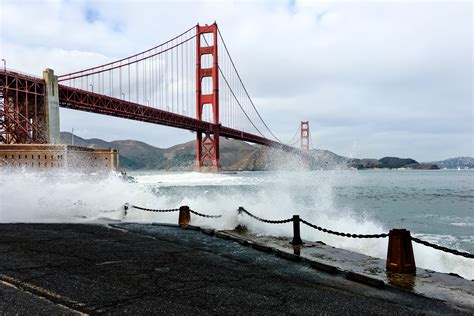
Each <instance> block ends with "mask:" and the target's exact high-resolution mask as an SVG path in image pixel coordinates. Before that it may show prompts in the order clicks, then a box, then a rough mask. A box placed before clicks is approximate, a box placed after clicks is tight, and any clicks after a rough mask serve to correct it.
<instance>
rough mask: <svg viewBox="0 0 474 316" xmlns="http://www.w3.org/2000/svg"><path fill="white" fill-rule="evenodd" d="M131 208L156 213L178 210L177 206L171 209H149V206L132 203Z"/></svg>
mask: <svg viewBox="0 0 474 316" xmlns="http://www.w3.org/2000/svg"><path fill="white" fill-rule="evenodd" d="M132 207H133V208H136V209H138V210H142V211H147V212H156V213H166V212H176V211H179V208H172V209H168V210H166V209H165V210H154V209H151V208H144V207H140V206H136V205H132Z"/></svg>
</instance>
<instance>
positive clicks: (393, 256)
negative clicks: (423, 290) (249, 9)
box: [387, 229, 416, 274]
mask: <svg viewBox="0 0 474 316" xmlns="http://www.w3.org/2000/svg"><path fill="white" fill-rule="evenodd" d="M387 271H390V272H397V273H403V274H416V265H415V257H414V256H413V247H412V244H411V236H410V231H408V230H406V229H392V230H390V232H389V233H388V251H387Z"/></svg>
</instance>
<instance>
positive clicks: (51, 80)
mask: <svg viewBox="0 0 474 316" xmlns="http://www.w3.org/2000/svg"><path fill="white" fill-rule="evenodd" d="M43 79H44V81H45V82H46V89H45V90H46V91H45V108H46V109H45V110H46V132H45V136H46V139H47V142H48V143H49V144H60V143H61V134H60V129H59V88H58V77H57V76H55V75H54V70H52V69H49V68H46V69H45V70H44V71H43Z"/></svg>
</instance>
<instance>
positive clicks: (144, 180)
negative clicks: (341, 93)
mask: <svg viewBox="0 0 474 316" xmlns="http://www.w3.org/2000/svg"><path fill="white" fill-rule="evenodd" d="M133 175H134V176H135V178H136V180H137V182H136V183H127V182H124V181H122V180H121V179H120V178H119V177H118V176H116V175H112V176H107V177H105V176H99V175H98V176H84V175H81V174H70V173H69V174H66V173H65V174H60V175H54V176H53V175H46V174H35V173H27V172H22V173H8V172H3V173H0V183H1V185H2V188H8V190H2V191H0V222H91V221H92V222H93V221H98V220H100V221H102V220H122V213H121V211H119V210H120V208H121V207H122V205H123V204H124V203H126V202H128V203H131V204H135V205H140V206H144V207H148V208H175V207H178V206H180V205H189V206H190V207H191V208H193V209H195V210H197V211H199V212H204V213H208V214H223V215H224V217H223V218H222V219H220V220H215V219H202V218H196V217H193V221H194V223H195V224H197V225H207V226H212V227H215V228H218V229H230V228H233V227H235V226H236V225H237V224H238V223H244V224H246V225H247V226H248V227H249V228H250V229H252V230H253V231H255V232H257V233H261V234H271V235H278V236H290V235H291V230H292V229H291V224H286V225H268V224H263V223H260V222H257V221H255V220H253V219H250V218H248V217H238V216H237V214H236V209H237V208H238V207H239V206H244V207H245V208H246V209H248V210H249V211H251V212H253V213H255V214H256V215H258V216H261V217H266V218H270V219H282V218H288V217H291V215H293V214H299V215H301V216H302V217H303V218H305V219H307V220H308V221H310V222H313V223H315V224H318V225H320V226H324V227H327V228H329V229H332V230H338V231H343V232H350V233H362V234H372V233H382V232H388V230H389V229H390V228H407V229H409V230H410V231H411V232H412V234H413V235H415V236H417V237H419V238H422V239H425V240H427V241H430V242H434V243H438V244H440V245H444V246H448V247H452V248H456V249H459V250H464V251H469V252H474V172H473V171H470V170H464V171H457V170H453V171H448V170H440V171H315V172H239V173H236V174H198V173H158V172H153V173H136V174H133ZM125 220H127V221H143V222H149V221H156V222H172V223H175V222H176V221H177V214H176V213H171V214H162V213H159V214H156V213H146V212H143V211H138V210H134V211H132V212H130V213H129V214H128V215H127V217H126V218H125ZM302 237H303V238H304V239H308V240H322V241H324V242H326V243H327V244H330V245H334V246H336V247H341V248H345V249H349V250H354V251H357V252H362V253H365V254H368V255H372V256H376V257H379V258H384V257H385V256H386V249H387V239H376V240H360V239H349V238H342V237H337V236H332V235H327V234H324V233H321V232H318V231H314V230H312V229H310V228H306V227H303V228H302ZM414 251H415V259H416V262H417V265H418V266H421V267H425V268H430V269H433V270H438V271H443V272H455V273H458V274H460V275H462V276H464V277H466V278H469V279H474V269H473V266H474V265H473V263H474V261H473V260H472V259H465V258H460V257H456V256H453V255H450V254H444V253H442V252H439V251H436V250H433V249H429V248H426V247H424V246H419V245H414Z"/></svg>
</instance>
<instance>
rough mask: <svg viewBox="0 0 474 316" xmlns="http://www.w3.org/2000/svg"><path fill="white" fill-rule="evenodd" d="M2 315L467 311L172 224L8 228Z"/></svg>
mask: <svg viewBox="0 0 474 316" xmlns="http://www.w3.org/2000/svg"><path fill="white" fill-rule="evenodd" d="M0 253H1V254H2V255H1V256H0V314H2V315H3V314H7V315H8V314H48V315H55V314H78V313H79V314H80V313H85V314H90V313H93V314H96V313H110V314H111V313H118V314H125V313H127V314H179V315H195V314H216V315H217V314H220V315H222V314H232V315H233V314H237V315H243V314H262V315H279V314H306V315H316V314H334V315H341V314H342V315H346V314H351V315H352V314H354V315H373V314H388V315H391V314H398V315H405V314H410V315H411V314H442V315H456V314H463V312H462V311H459V310H457V309H454V308H452V307H451V306H449V305H447V304H445V303H443V302H441V301H438V300H432V299H429V298H425V297H421V296H419V295H414V294H412V293H407V292H402V291H399V290H396V289H393V288H385V289H376V288H372V287H369V286H366V285H363V284H359V283H355V282H353V281H349V280H347V279H345V278H343V277H340V276H338V275H336V276H334V275H330V274H326V273H324V272H320V271H317V270H313V269H311V268H309V267H308V266H306V265H304V264H302V263H295V262H292V261H288V260H286V259H283V258H279V257H276V256H274V255H271V254H268V253H265V252H262V251H259V250H255V249H253V248H250V247H246V246H243V245H241V244H239V243H237V242H234V241H231V240H224V239H220V238H215V237H212V236H208V235H206V234H202V233H201V232H199V231H196V230H190V229H188V230H183V229H179V228H177V227H173V226H169V225H167V226H165V225H152V224H117V225H113V226H106V225H85V224H0Z"/></svg>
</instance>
